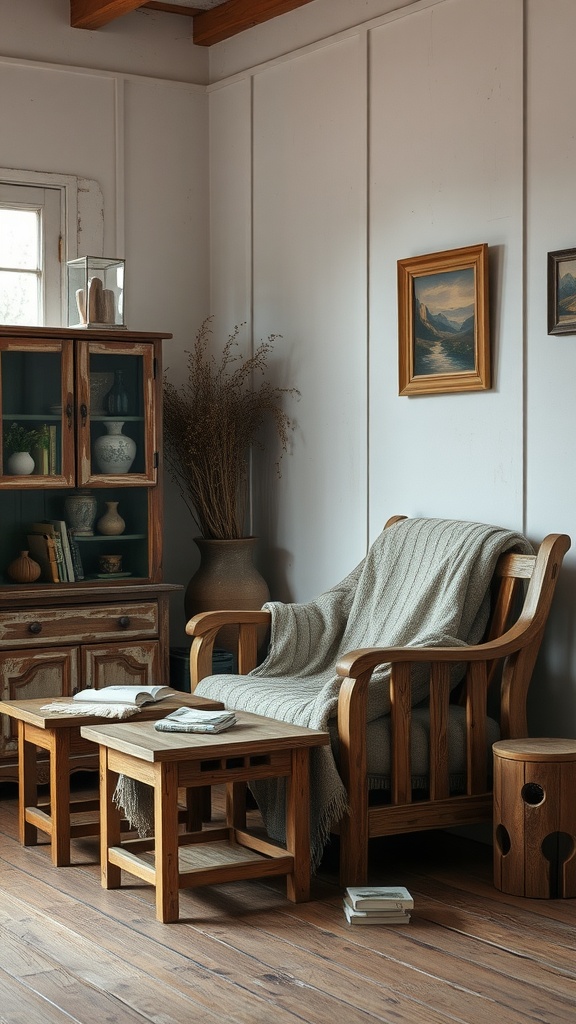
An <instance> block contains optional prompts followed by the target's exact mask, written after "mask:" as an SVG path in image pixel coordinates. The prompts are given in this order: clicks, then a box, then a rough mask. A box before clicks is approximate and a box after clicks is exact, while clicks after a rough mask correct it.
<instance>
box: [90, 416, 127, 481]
mask: <svg viewBox="0 0 576 1024" xmlns="http://www.w3.org/2000/svg"><path fill="white" fill-rule="evenodd" d="M104 426H105V427H106V433H105V434H102V435H101V437H97V438H96V440H95V441H94V458H95V459H96V465H97V466H98V470H99V472H100V473H108V474H112V475H113V476H118V475H121V474H123V473H127V472H128V470H129V469H130V467H131V465H132V463H133V462H134V456H135V455H136V442H135V441H134V440H133V439H132V438H131V437H127V436H126V434H123V433H122V427H123V426H124V421H123V420H106V421H105V423H104Z"/></svg>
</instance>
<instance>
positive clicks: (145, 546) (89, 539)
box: [0, 327, 180, 779]
mask: <svg viewBox="0 0 576 1024" xmlns="http://www.w3.org/2000/svg"><path fill="white" fill-rule="evenodd" d="M166 337H170V335H159V334H144V333H140V332H138V333H135V332H130V331H116V330H102V331H100V330H74V329H65V328H28V327H26V328H23V327H20V328H16V327H0V431H1V435H0V526H1V529H0V697H1V699H2V700H12V699H16V698H19V699H24V698H27V697H42V698H44V697H46V699H47V700H49V699H50V698H51V697H54V696H69V695H71V694H73V693H74V692H75V691H76V690H77V689H81V688H84V687H86V686H96V687H99V686H105V685H110V684H112V683H122V684H126V683H134V684H143V683H157V682H165V681H167V680H168V676H169V636H168V612H169V597H170V593H171V592H173V591H175V590H178V589H180V588H179V587H176V586H173V585H170V584H167V583H164V582H163V579H162V531H163V516H162V512H163V502H162V459H161V443H160V442H161V426H162V340H163V338H166ZM111 391H114V395H113V396H112V397H111V398H110V399H108V400H107V395H110V392H111ZM110 409H112V411H109V410H110ZM118 423H120V424H121V427H120V428H119V429H120V433H121V434H123V435H124V436H125V437H126V438H128V439H129V452H130V453H131V457H132V462H131V464H130V465H129V466H127V464H126V462H124V463H122V462H121V461H120V460H119V459H117V458H116V455H115V452H114V450H113V448H112V446H111V445H110V444H109V442H108V438H109V436H111V435H112V432H113V431H115V432H116V434H117V433H118V427H117V426H116V427H114V428H111V426H110V424H116V425H117V424H118ZM12 424H16V426H17V427H21V428H23V429H25V430H33V431H36V433H37V435H39V436H40V437H41V438H44V439H45V443H41V444H37V446H36V448H35V449H33V451H32V456H33V458H34V462H35V467H34V471H33V472H32V473H30V474H25V475H18V474H17V473H15V471H14V469H13V465H12V462H11V461H10V459H9V452H8V450H7V448H6V445H5V440H6V437H7V434H8V432H9V430H10V428H11V426H12ZM103 439H105V440H103ZM125 447H128V446H125ZM107 449H110V451H111V452H112V455H111V457H109V455H110V452H109V451H108V453H107ZM103 450H104V455H102V451H103ZM99 452H100V455H99ZM79 492H80V495H81V497H82V498H84V499H88V504H89V505H91V506H92V507H93V508H94V509H95V511H94V514H93V522H92V523H91V524H90V525H89V526H88V528H86V529H84V528H83V529H82V530H81V531H79V532H77V533H76V534H75V539H76V544H77V550H78V552H79V554H80V562H81V567H82V568H81V572H80V573H78V572H76V573H72V574H71V573H70V569H68V572H66V569H65V568H62V566H61V567H60V570H59V582H51V581H49V580H48V579H46V578H41V579H40V580H37V581H35V582H33V583H18V582H14V580H13V579H11V578H10V575H9V574H8V572H7V569H8V567H9V566H10V564H11V563H12V562H13V561H14V559H16V558H17V556H18V555H19V554H20V552H22V551H26V550H28V549H29V543H28V536H29V533H30V532H31V530H32V525H33V524H35V525H36V529H37V528H38V524H41V523H48V524H49V523H50V522H51V521H52V523H54V522H58V521H64V522H66V523H67V524H68V526H70V519H69V515H70V513H69V503H68V504H67V503H66V498H67V497H68V496H70V495H78V493H79ZM111 502H114V503H117V505H116V507H117V511H118V513H119V514H120V515H121V517H122V519H123V520H124V529H123V531H122V533H118V534H105V533H103V532H101V529H99V527H98V522H99V519H100V518H101V517H102V516H103V514H104V513H105V512H106V510H107V509H109V507H110V503H111ZM110 554H112V555H120V556H121V562H122V565H121V573H120V572H119V574H117V575H113V574H112V575H106V574H104V573H102V572H101V564H100V563H101V556H104V555H110ZM71 575H72V576H74V578H71ZM16 762H17V743H16V738H15V733H14V732H13V731H12V728H11V725H10V722H8V720H7V719H4V720H3V722H2V731H1V735H0V779H16V778H17V766H16Z"/></svg>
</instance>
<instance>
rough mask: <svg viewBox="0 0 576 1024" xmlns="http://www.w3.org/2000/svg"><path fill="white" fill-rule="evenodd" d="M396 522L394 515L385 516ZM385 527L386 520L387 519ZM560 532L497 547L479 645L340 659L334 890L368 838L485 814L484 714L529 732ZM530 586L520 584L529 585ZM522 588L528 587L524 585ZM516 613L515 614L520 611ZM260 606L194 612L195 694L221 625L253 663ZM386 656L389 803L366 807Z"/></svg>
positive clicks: (248, 665) (507, 729)
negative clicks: (526, 545)
mask: <svg viewBox="0 0 576 1024" xmlns="http://www.w3.org/2000/svg"><path fill="white" fill-rule="evenodd" d="M400 518H403V517H396V518H395V519H394V520H391V521H390V523H392V522H396V521H397V520H398V519H400ZM387 525H390V524H387ZM570 543H571V541H570V538H569V537H568V536H567V535H565V534H550V535H549V536H547V537H546V538H545V539H544V540H543V542H542V544H541V545H540V548H539V550H538V552H537V554H536V555H526V554H505V555H503V556H501V558H500V559H499V561H498V565H497V569H496V573H495V576H494V584H493V592H494V596H493V602H492V613H491V617H490V622H489V625H488V628H487V631H486V634H485V640H484V641H483V642H482V643H480V644H478V645H476V646H467V647H464V648H462V647H445V648H441V647H429V648H414V647H405V648H394V647H392V648H383V647H377V648H370V649H365V650H358V651H351V652H349V653H348V654H346V655H345V656H343V657H341V658H340V660H339V662H338V664H337V666H336V670H337V672H338V674H339V675H341V676H342V686H341V689H340V695H339V701H338V722H337V746H338V756H337V763H338V770H339V772H340V775H341V777H342V779H343V782H344V784H345V786H346V790H347V793H348V802H349V811H348V814H346V815H345V816H344V817H343V819H342V820H341V821H340V823H339V828H338V831H339V834H340V880H341V884H342V885H345V886H346V885H359V884H364V883H365V882H366V880H367V872H368V840H369V839H371V838H373V837H375V836H384V835H393V834H397V833H402V832H413V831H420V830H424V829H436V828H445V827H448V826H463V825H470V824H476V823H480V822H487V821H491V820H492V789H491V774H492V764H491V759H490V757H489V741H488V733H487V721H488V715H489V714H491V715H492V717H493V718H496V719H497V720H498V723H499V728H500V737H501V738H502V739H510V738H518V737H524V736H527V735H528V728H527V719H526V700H527V694H528V687H529V684H530V679H531V675H532V671H533V668H534V664H535V662H536V657H537V654H538V650H539V648H540V644H541V641H542V637H543V634H544V629H545V626H546V621H547V618H548V613H549V610H550V605H551V602H552V597H553V594H554V589H555V586H556V581H557V578H558V572H559V569H560V566H561V564H562V560H563V557H564V555H565V554H566V552H567V551H568V549H569V547H570ZM526 584H527V586H526ZM524 591H525V592H524ZM518 609H520V610H519V611H518ZM269 621H270V617H269V613H268V612H266V611H252V612H250V611H239V612H236V611H223V612H206V613H203V614H200V615H196V616H195V617H194V618H193V619H191V620H190V621H189V622H188V624H187V627H186V632H187V633H188V634H189V635H191V636H192V637H193V640H192V647H191V653H190V671H191V687H192V690H194V689H195V687H196V686H197V685H198V683H199V681H200V680H201V679H203V678H204V677H205V676H206V675H209V674H211V671H212V669H211V665H212V650H213V646H214V641H215V638H216V635H217V633H218V631H219V629H220V628H221V627H222V626H224V625H229V624H231V623H234V624H236V625H238V627H239V635H238V674H240V675H243V674H245V673H247V672H250V671H251V669H253V668H255V666H256V664H257V658H258V655H257V650H258V629H259V628H260V630H261V629H262V627H263V626H266V625H267V624H269ZM388 662H390V663H391V665H392V674H391V680H390V696H391V714H390V726H389V728H390V747H391V764H390V784H389V791H388V797H389V799H388V801H387V802H386V803H381V804H379V805H371V803H370V798H369V782H368V757H367V740H366V735H367V727H366V722H367V700H368V684H369V681H370V678H371V676H372V673H373V671H374V669H375V668H376V666H378V665H382V664H383V663H388ZM417 662H426V663H429V664H430V698H429V731H430V738H429V774H428V780H427V786H426V790H425V791H424V792H422V791H419V792H418V793H416V792H415V791H414V790H413V776H412V770H411V723H412V719H413V715H414V709H413V707H412V700H411V666H412V665H413V664H415V663H417ZM455 663H465V665H466V674H465V677H464V679H463V681H462V683H461V684H460V686H459V688H458V690H457V691H455V692H452V693H451V692H450V667H451V665H454V664H455ZM455 694H457V700H458V702H459V703H460V705H461V707H462V708H463V709H464V710H463V711H462V713H461V714H462V716H463V718H464V722H465V751H466V752H465V765H464V773H465V781H464V784H463V786H461V787H459V790H458V791H457V792H454V789H453V787H451V776H450V771H449V765H448V746H449V743H448V734H449V721H450V712H451V704H453V702H454V700H455Z"/></svg>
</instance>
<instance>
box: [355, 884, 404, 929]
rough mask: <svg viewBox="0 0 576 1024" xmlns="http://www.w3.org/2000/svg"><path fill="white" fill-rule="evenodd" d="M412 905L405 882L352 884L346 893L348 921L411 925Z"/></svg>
mask: <svg viewBox="0 0 576 1024" xmlns="http://www.w3.org/2000/svg"><path fill="white" fill-rule="evenodd" d="M413 908H414V900H413V898H412V896H411V895H410V893H409V892H408V889H405V888H404V886H403V885H356V886H354V885H353V886H348V888H347V889H346V893H345V895H344V915H345V917H346V920H347V921H348V924H408V922H409V920H410V911H411V910H413Z"/></svg>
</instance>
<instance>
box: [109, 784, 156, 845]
mask: <svg viewBox="0 0 576 1024" xmlns="http://www.w3.org/2000/svg"><path fill="white" fill-rule="evenodd" d="M112 799H113V800H114V803H115V804H116V807H118V808H119V809H120V810H121V811H122V812H123V813H124V817H125V818H126V820H127V822H128V824H129V825H130V828H133V829H135V830H136V831H137V832H138V835H139V837H140V839H146V838H147V837H148V836H151V835H153V834H154V790H153V788H152V786H148V785H146V783H145V782H139V781H138V780H137V779H129V778H128V776H127V775H119V776H118V782H117V783H116V788H115V790H114V793H113V796H112Z"/></svg>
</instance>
